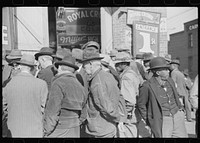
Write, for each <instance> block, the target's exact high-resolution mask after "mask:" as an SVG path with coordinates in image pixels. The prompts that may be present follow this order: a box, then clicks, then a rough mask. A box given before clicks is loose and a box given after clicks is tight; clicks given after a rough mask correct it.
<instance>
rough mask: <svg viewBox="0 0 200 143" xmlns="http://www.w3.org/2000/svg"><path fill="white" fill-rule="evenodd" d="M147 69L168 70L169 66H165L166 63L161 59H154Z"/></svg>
mask: <svg viewBox="0 0 200 143" xmlns="http://www.w3.org/2000/svg"><path fill="white" fill-rule="evenodd" d="M149 67H150V68H149V69H148V70H154V69H160V68H169V67H170V66H169V65H168V64H167V61H166V60H165V58H163V57H155V58H153V59H152V60H151V61H150V62H149Z"/></svg>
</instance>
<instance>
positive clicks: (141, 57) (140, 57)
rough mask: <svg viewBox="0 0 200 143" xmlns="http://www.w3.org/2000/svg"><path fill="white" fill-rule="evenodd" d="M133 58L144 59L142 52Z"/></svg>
mask: <svg viewBox="0 0 200 143" xmlns="http://www.w3.org/2000/svg"><path fill="white" fill-rule="evenodd" d="M135 59H144V57H143V55H142V54H136V57H135Z"/></svg>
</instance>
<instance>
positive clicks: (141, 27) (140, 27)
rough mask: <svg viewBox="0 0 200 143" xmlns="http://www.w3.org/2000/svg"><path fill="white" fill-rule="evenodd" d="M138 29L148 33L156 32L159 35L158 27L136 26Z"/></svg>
mask: <svg viewBox="0 0 200 143" xmlns="http://www.w3.org/2000/svg"><path fill="white" fill-rule="evenodd" d="M136 29H137V30H141V31H146V32H154V33H158V27H154V26H149V25H142V24H136Z"/></svg>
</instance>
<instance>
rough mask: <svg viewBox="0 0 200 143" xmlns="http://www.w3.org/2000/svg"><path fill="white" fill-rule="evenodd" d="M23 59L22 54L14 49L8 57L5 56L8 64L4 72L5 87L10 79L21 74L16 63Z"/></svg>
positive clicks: (3, 81)
mask: <svg viewBox="0 0 200 143" xmlns="http://www.w3.org/2000/svg"><path fill="white" fill-rule="evenodd" d="M21 57H22V53H21V51H20V50H18V49H13V50H12V51H11V52H10V54H9V55H8V56H5V59H6V61H7V62H8V64H5V65H4V68H3V72H2V83H3V87H5V86H6V84H7V83H8V82H9V81H10V79H11V78H12V77H13V76H15V75H16V74H17V73H18V72H19V68H18V64H16V61H19V60H20V59H21Z"/></svg>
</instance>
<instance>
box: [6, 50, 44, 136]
mask: <svg viewBox="0 0 200 143" xmlns="http://www.w3.org/2000/svg"><path fill="white" fill-rule="evenodd" d="M34 62H35V58H34V56H32V55H28V54H24V55H23V56H22V58H21V60H20V61H17V63H18V64H19V68H20V73H18V74H17V75H16V76H14V77H13V78H12V80H11V81H10V82H9V83H8V84H7V86H6V87H5V88H4V89H3V109H4V111H7V113H8V121H7V123H8V128H9V129H10V131H11V134H12V137H14V138H21V137H22V138H23V137H43V123H42V119H43V112H44V107H45V104H46V99H47V94H48V89H47V84H46V82H44V81H43V80H41V79H37V78H35V77H34V76H33V75H32V73H31V69H32V68H33V67H34V66H35V64H34Z"/></svg>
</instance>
